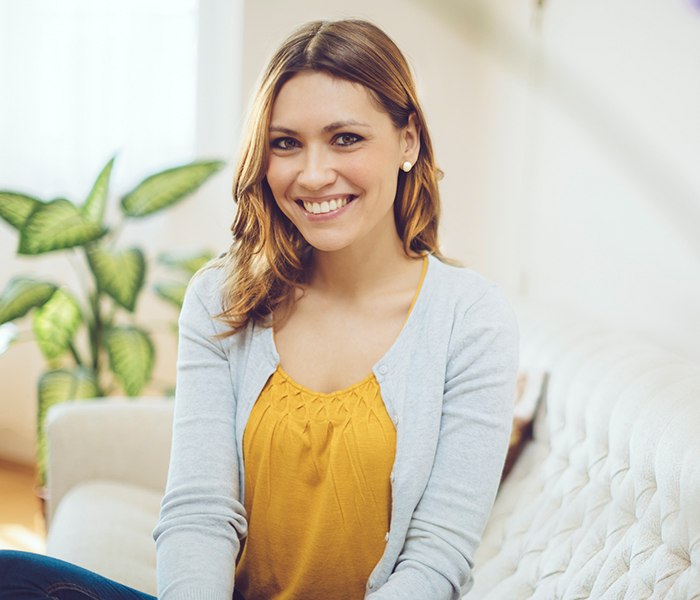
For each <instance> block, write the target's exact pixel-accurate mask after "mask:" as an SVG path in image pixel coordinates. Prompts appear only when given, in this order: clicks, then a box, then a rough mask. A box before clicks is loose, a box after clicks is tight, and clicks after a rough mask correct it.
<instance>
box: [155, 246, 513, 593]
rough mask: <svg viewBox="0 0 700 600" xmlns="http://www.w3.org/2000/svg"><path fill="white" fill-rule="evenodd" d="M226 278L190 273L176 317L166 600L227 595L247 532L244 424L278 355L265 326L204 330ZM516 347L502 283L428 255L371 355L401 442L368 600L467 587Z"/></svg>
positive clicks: (164, 549) (508, 411) (501, 440)
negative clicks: (417, 282)
mask: <svg viewBox="0 0 700 600" xmlns="http://www.w3.org/2000/svg"><path fill="white" fill-rule="evenodd" d="M221 282H222V272H221V270H219V269H211V270H208V271H204V272H203V273H202V274H200V275H199V276H197V277H196V278H195V279H194V280H193V281H192V282H191V284H190V286H189V288H188V291H187V294H186V297H185V301H184V304H183V308H182V312H181V315H180V342H179V351H178V373H177V395H176V402H175V421H174V425H173V445H172V454H171V458H170V471H169V474H168V484H167V489H166V493H165V497H164V498H163V502H162V506H161V514H160V521H159V523H158V525H157V527H156V529H155V531H154V538H155V540H156V546H157V557H158V567H157V571H158V590H159V598H162V599H163V600H174V599H178V600H179V599H191V600H200V599H201V600H230V599H231V596H232V592H233V586H234V570H235V561H236V557H237V555H238V550H239V547H240V544H239V540H240V538H242V537H243V536H245V534H246V516H245V511H244V508H243V504H242V503H243V491H244V486H243V481H244V477H243V467H244V465H243V460H242V456H243V453H242V439H243V432H244V430H245V426H246V422H247V420H248V416H249V415H250V411H251V408H252V406H253V404H254V403H255V400H256V399H257V397H258V395H259V394H260V391H261V390H262V388H263V386H264V384H265V382H266V381H267V379H268V377H269V376H270V375H271V374H272V373H273V371H274V370H275V369H276V367H277V365H278V363H279V356H278V355H277V352H276V350H275V346H274V341H273V337H272V329H271V328H269V327H263V326H259V325H257V326H253V325H250V326H249V327H248V328H247V329H245V330H244V331H242V332H240V333H238V334H236V335H233V336H230V337H228V338H226V339H224V340H219V339H214V338H213V337H212V336H213V335H214V334H215V333H218V332H221V331H224V330H225V326H224V325H223V324H222V323H220V322H219V321H217V320H214V319H212V315H215V314H217V313H219V312H220V311H221V297H220V290H221ZM517 353H518V332H517V325H516V321H515V318H514V315H513V312H512V311H511V309H510V307H509V306H508V304H507V302H506V301H505V299H504V298H503V296H502V294H501V293H500V292H499V290H498V288H497V287H496V286H495V285H494V284H492V283H490V282H489V281H487V280H486V279H484V278H483V277H482V276H480V275H478V274H476V273H475V272H473V271H470V270H469V269H464V268H457V267H453V266H449V265H447V264H445V263H442V262H440V261H439V260H438V259H436V258H435V257H433V256H431V257H430V259H429V263H428V271H427V273H426V276H425V280H424V282H423V286H422V288H421V290H420V293H419V296H418V298H417V300H416V303H415V305H414V307H413V310H412V312H411V314H410V315H409V317H408V320H407V321H406V323H405V325H404V327H403V329H402V331H401V333H400V334H399V336H398V337H397V339H396V340H395V341H394V343H393V345H392V346H391V348H390V349H389V350H388V351H387V353H386V354H385V355H384V356H383V357H382V358H381V359H380V360H379V362H377V363H376V364H375V365H374V367H373V372H374V374H375V376H376V378H377V380H378V381H379V384H380V388H381V395H382V399H383V401H384V403H385V405H386V407H387V411H388V413H389V415H390V416H391V418H392V420H393V422H394V424H395V425H396V429H397V441H396V444H397V447H396V458H395V462H394V468H393V471H392V474H391V483H392V510H391V526H390V531H389V532H388V534H387V543H386V548H385V550H384V554H383V555H382V557H381V559H380V561H379V562H378V563H377V565H376V567H375V569H374V570H373V572H372V574H371V576H370V578H369V580H368V581H367V586H366V596H365V598H366V599H367V600H403V599H405V600H409V599H412V600H447V599H453V598H454V599H456V598H459V597H460V596H461V595H462V594H464V593H465V592H466V591H467V590H468V589H469V588H470V587H471V585H472V573H471V572H472V556H473V554H474V550H475V549H476V547H477V546H478V544H479V540H480V538H481V534H482V531H483V528H484V526H485V524H486V520H487V518H488V516H489V513H490V511H491V507H492V505H493V501H494V498H495V495H496V490H497V487H498V482H499V478H500V474H501V468H502V466H503V461H504V457H505V453H506V448H507V445H508V437H509V434H510V427H511V415H512V404H513V394H514V386H515V375H516V369H517ZM329 600H336V599H329ZM337 600H341V599H337ZM342 600H345V599H342ZM348 600H355V599H348ZM358 600H359V599H358Z"/></svg>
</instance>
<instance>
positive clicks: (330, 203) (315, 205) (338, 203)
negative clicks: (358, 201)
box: [296, 194, 357, 215]
mask: <svg viewBox="0 0 700 600" xmlns="http://www.w3.org/2000/svg"><path fill="white" fill-rule="evenodd" d="M355 198H357V196H355V195H353V194H350V195H348V196H338V197H337V198H328V199H327V200H322V201H320V202H318V201H316V202H312V201H310V200H297V201H296V202H297V204H298V205H299V206H301V207H302V208H303V209H304V211H305V212H307V213H309V214H310V215H327V214H330V213H334V212H336V211H338V210H340V209H341V208H343V207H345V206H347V205H348V204H349V203H350V202H352V201H353V200H354V199H355Z"/></svg>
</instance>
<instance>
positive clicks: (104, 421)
mask: <svg viewBox="0 0 700 600" xmlns="http://www.w3.org/2000/svg"><path fill="white" fill-rule="evenodd" d="M519 316H520V324H521V333H522V350H521V364H522V367H523V368H525V369H528V368H534V369H544V370H546V371H549V372H550V383H549V390H548V401H547V406H546V411H542V413H541V414H540V415H539V417H538V420H537V422H536V426H535V440H534V441H533V442H531V443H530V444H529V445H528V446H527V447H526V449H525V451H524V453H523V455H522V456H521V458H520V460H519V461H518V463H517V464H516V466H515V468H514V470H513V471H512V473H511V474H510V476H509V478H508V479H507V480H506V482H505V483H504V485H503V487H502V489H501V491H500V493H499V497H498V499H497V501H496V506H495V507H494V512H493V514H492V517H491V520H490V522H489V524H488V527H487V529H486V531H485V534H484V538H483V542H482V545H481V547H480V548H479V551H478V553H477V556H476V567H475V579H476V583H475V586H474V588H473V589H472V591H471V592H470V593H469V594H467V596H466V597H465V599H466V600H480V599H485V600H521V599H525V598H532V599H535V600H553V599H562V600H582V599H584V598H595V599H598V598H600V599H606V600H607V599H610V600H612V599H615V600H618V599H624V600H645V599H648V598H649V599H659V600H660V599H664V600H700V366H698V365H693V364H691V363H689V362H687V361H684V360H682V359H680V358H678V357H676V356H674V355H673V354H671V353H669V352H665V351H663V350H662V349H660V348H658V347H655V346H653V345H650V344H647V343H643V342H640V341H639V340H637V339H635V338H634V337H631V336H625V335H622V334H619V333H614V332H612V331H610V330H609V329H605V328H601V327H596V326H592V325H590V324H585V323H583V322H582V321H581V320H580V319H577V318H574V317H572V316H571V315H557V314H556V313H555V312H554V311H552V310H546V311H543V310H542V309H539V310H529V309H525V308H523V309H521V310H519ZM171 419H172V409H171V405H170V403H168V402H162V401H161V402H158V401H151V402H143V401H139V402H132V401H125V400H116V401H110V402H108V403H104V402H86V403H76V404H69V405H62V406H58V407H55V408H54V409H52V411H51V412H50V416H49V422H48V425H47V431H48V439H49V447H50V463H49V491H50V495H51V502H50V504H49V511H50V515H51V517H52V520H51V527H50V531H49V541H48V551H49V553H50V554H53V555H55V556H58V557H60V558H64V559H66V560H70V561H73V562H76V563H78V564H82V565H84V566H86V567H88V568H90V569H93V570H95V571H98V572H101V573H103V574H105V575H107V576H109V577H112V578H114V579H117V580H119V581H122V582H124V583H126V584H128V585H131V586H133V587H136V588H139V589H142V590H144V591H148V592H151V593H155V551H154V548H153V543H152V540H151V537H150V535H151V530H152V528H153V526H154V525H155V522H156V520H157V515H158V503H159V499H160V495H161V492H162V488H163V485H164V482H165V475H166V470H167V456H168V448H169V435H170V427H171ZM416 600H433V599H430V598H425V599H416Z"/></svg>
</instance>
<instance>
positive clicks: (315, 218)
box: [294, 194, 359, 222]
mask: <svg viewBox="0 0 700 600" xmlns="http://www.w3.org/2000/svg"><path fill="white" fill-rule="evenodd" d="M345 196H351V197H352V200H350V201H349V202H348V203H347V204H346V205H345V206H343V207H342V208H337V209H336V210H334V211H332V212H327V213H319V214H315V213H310V212H308V211H307V210H306V209H305V208H304V206H303V205H301V204H300V203H299V200H305V201H307V202H323V201H324V200H332V199H334V198H340V197H345ZM358 198H359V196H357V195H355V194H335V195H332V196H316V197H314V198H310V197H308V196H305V197H302V198H298V200H297V201H295V202H294V204H295V205H296V206H297V207H298V209H299V210H300V211H301V212H302V214H303V215H304V216H305V217H306V218H307V219H308V220H309V221H312V222H321V221H331V220H332V219H335V218H337V217H339V216H340V215H342V214H344V213H345V212H346V211H347V209H348V207H350V206H352V205H353V204H354V203H355V201H356V200H357V199H358Z"/></svg>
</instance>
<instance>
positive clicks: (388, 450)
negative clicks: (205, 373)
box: [236, 259, 427, 600]
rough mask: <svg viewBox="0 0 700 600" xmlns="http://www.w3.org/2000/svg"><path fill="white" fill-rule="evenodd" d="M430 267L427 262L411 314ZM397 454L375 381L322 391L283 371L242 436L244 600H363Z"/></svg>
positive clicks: (379, 549)
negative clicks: (245, 532)
mask: <svg viewBox="0 0 700 600" xmlns="http://www.w3.org/2000/svg"><path fill="white" fill-rule="evenodd" d="M426 266H427V259H426V261H425V265H424V267H423V275H422V277H421V283H420V285H419V286H418V290H417V291H416V295H415V297H414V300H413V303H412V304H411V308H413V304H414V303H415V300H416V298H417V296H418V291H419V290H420V287H421V285H422V283H423V278H424V277H425V272H426ZM409 313H410V310H409ZM395 450H396V429H395V428H394V424H393V422H392V421H391V419H390V418H389V415H388V414H387V411H386V408H385V406H384V403H383V401H382V398H381V393H380V388H379V383H378V382H377V380H376V378H375V376H374V374H370V375H369V376H368V377H366V378H365V379H364V380H363V381H361V382H359V383H357V384H355V385H353V386H351V387H349V388H345V389H343V390H340V391H338V392H332V393H329V394H325V393H320V392H314V391H312V390H309V389H307V388H305V387H304V386H302V385H299V384H298V383H296V382H295V381H294V380H293V379H292V378H291V377H290V376H289V375H288V374H287V373H285V371H284V370H283V369H282V367H281V366H278V367H277V370H276V371H275V372H274V373H273V374H272V376H271V377H270V379H269V380H268V382H267V384H266V385H265V387H264V388H263V390H262V392H261V393H260V396H259V398H258V399H257V401H256V403H255V405H254V406H253V409H252V411H251V414H250V417H249V419H248V423H247V425H246V429H245V432H244V435H243V458H244V462H245V467H246V469H245V502H244V504H245V509H246V512H247V514H248V537H247V538H246V539H245V540H244V543H243V547H242V550H241V554H240V556H239V560H238V563H237V567H236V591H237V593H238V594H240V596H242V598H244V599H245V600H296V599H300V598H303V599H304V600H329V599H333V598H363V597H364V594H365V584H366V582H367V579H368V578H369V575H370V573H371V572H372V569H373V568H374V566H375V565H376V563H377V562H378V561H379V559H380V558H381V555H382V553H383V552H384V546H385V544H386V540H385V535H386V532H387V531H388V530H389V521H390V517H391V484H390V480H389V477H390V474H391V469H392V466H393V464H394V455H395Z"/></svg>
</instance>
